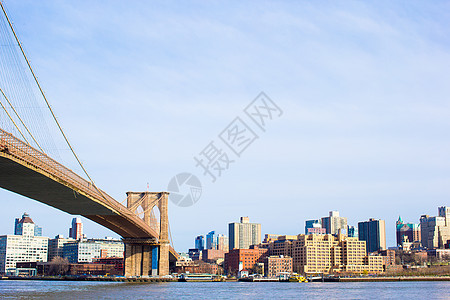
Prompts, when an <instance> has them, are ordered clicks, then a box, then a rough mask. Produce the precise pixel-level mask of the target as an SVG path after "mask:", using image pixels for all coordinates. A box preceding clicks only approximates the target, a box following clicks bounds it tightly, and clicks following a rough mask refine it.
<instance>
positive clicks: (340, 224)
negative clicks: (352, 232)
mask: <svg viewBox="0 0 450 300" xmlns="http://www.w3.org/2000/svg"><path fill="white" fill-rule="evenodd" d="M321 223H322V228H325V230H326V233H327V234H333V235H336V236H337V235H338V234H347V218H346V217H340V216H339V212H338V211H330V213H329V216H328V217H323V218H322V219H321Z"/></svg>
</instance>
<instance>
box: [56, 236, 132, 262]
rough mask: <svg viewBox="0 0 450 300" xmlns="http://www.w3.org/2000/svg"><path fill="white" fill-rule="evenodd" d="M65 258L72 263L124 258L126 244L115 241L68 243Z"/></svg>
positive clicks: (64, 250)
mask: <svg viewBox="0 0 450 300" xmlns="http://www.w3.org/2000/svg"><path fill="white" fill-rule="evenodd" d="M63 257H64V258H67V260H68V261H69V262H70V263H91V262H93V261H94V260H95V259H98V258H107V257H119V258H123V257H124V244H123V242H122V241H121V240H115V239H89V240H78V241H75V242H72V243H66V244H64V246H63Z"/></svg>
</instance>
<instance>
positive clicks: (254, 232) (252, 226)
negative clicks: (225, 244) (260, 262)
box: [228, 217, 261, 250]
mask: <svg viewBox="0 0 450 300" xmlns="http://www.w3.org/2000/svg"><path fill="white" fill-rule="evenodd" d="M228 237H229V240H228V241H229V250H232V249H248V248H250V246H251V245H258V244H259V243H261V224H259V223H250V220H249V218H248V217H241V221H240V223H229V224H228Z"/></svg>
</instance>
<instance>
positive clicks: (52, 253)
mask: <svg viewBox="0 0 450 300" xmlns="http://www.w3.org/2000/svg"><path fill="white" fill-rule="evenodd" d="M75 241H76V240H74V239H72V238H64V237H63V236H62V235H57V236H55V238H54V239H50V240H49V241H48V258H47V261H52V259H53V258H54V257H56V256H59V257H63V247H64V245H65V244H67V243H74V242H75Z"/></svg>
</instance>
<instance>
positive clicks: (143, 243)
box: [123, 192, 170, 277]
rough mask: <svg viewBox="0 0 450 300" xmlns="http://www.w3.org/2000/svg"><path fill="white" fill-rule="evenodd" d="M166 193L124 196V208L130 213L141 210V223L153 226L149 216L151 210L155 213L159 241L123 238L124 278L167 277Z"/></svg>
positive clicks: (157, 239) (129, 194)
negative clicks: (125, 205)
mask: <svg viewBox="0 0 450 300" xmlns="http://www.w3.org/2000/svg"><path fill="white" fill-rule="evenodd" d="M168 195H169V193H167V192H161V193H154V192H143V193H139V192H128V193H127V196H128V197H127V199H128V203H127V207H128V208H130V209H132V210H133V211H134V210H135V209H136V208H137V207H139V206H141V207H142V208H143V210H144V216H143V220H144V221H145V222H146V223H147V224H148V225H150V226H152V225H154V224H152V222H155V221H156V220H152V218H151V216H150V213H151V209H152V208H153V207H154V206H157V207H158V209H159V214H160V216H159V217H160V220H159V238H124V239H123V242H124V244H125V264H124V269H125V274H124V275H125V276H127V277H128V276H151V275H159V276H164V275H169V247H170V245H169V217H168Z"/></svg>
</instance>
